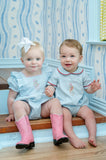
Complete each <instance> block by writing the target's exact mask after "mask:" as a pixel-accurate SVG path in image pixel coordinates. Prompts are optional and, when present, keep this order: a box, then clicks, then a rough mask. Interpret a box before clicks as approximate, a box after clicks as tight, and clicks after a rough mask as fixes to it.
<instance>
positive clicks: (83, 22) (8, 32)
mask: <svg viewBox="0 0 106 160" xmlns="http://www.w3.org/2000/svg"><path fill="white" fill-rule="evenodd" d="M88 1H89V0H0V21H1V22H0V58H19V57H20V53H19V50H18V48H17V43H18V42H19V41H20V39H21V38H22V36H26V37H29V38H30V39H31V40H35V41H38V42H40V43H41V44H42V45H43V47H44V50H45V56H46V57H47V58H52V59H58V57H59V53H58V50H59V45H60V44H61V42H62V41H63V40H64V39H66V38H74V39H77V40H79V41H80V43H81V44H82V46H83V55H84V58H83V62H82V63H84V64H85V65H90V66H94V69H95V76H96V78H97V79H100V81H101V85H102V89H101V90H100V91H98V92H97V93H96V96H97V97H99V98H103V99H105V100H106V69H105V68H106V47H105V46H98V45H94V46H93V45H91V46H90V45H88V44H86V41H87V40H88V35H89V26H88V16H89V15H88ZM91 18H92V17H91Z"/></svg>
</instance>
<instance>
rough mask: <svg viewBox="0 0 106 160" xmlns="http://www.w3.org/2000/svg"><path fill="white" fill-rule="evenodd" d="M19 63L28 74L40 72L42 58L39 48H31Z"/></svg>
mask: <svg viewBox="0 0 106 160" xmlns="http://www.w3.org/2000/svg"><path fill="white" fill-rule="evenodd" d="M21 61H22V63H23V64H24V66H25V69H26V70H27V71H28V72H29V73H33V72H36V71H40V70H41V68H42V64H43V61H44V57H43V54H42V53H41V50H40V49H39V48H35V47H32V48H30V50H29V51H28V53H27V54H26V55H25V56H24V58H21Z"/></svg>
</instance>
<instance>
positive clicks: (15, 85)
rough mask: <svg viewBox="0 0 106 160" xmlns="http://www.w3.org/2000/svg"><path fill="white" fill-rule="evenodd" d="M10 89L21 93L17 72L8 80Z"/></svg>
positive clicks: (12, 73)
mask: <svg viewBox="0 0 106 160" xmlns="http://www.w3.org/2000/svg"><path fill="white" fill-rule="evenodd" d="M7 82H8V85H9V89H12V90H14V91H16V92H19V86H18V81H17V72H11V75H10V77H9V78H8V80H7Z"/></svg>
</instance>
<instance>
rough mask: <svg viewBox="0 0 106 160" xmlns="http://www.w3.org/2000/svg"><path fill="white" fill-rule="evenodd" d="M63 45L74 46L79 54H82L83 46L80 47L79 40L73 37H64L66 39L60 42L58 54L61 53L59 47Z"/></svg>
mask: <svg viewBox="0 0 106 160" xmlns="http://www.w3.org/2000/svg"><path fill="white" fill-rule="evenodd" d="M63 45H66V46H67V47H70V48H76V49H78V51H79V53H80V55H82V50H83V48H82V46H81V44H80V42H78V41H77V40H75V39H66V40H64V41H63V42H62V44H61V45H60V47H59V52H60V54H61V47H62V46H63Z"/></svg>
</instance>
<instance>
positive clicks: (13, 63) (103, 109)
mask: <svg viewBox="0 0 106 160" xmlns="http://www.w3.org/2000/svg"><path fill="white" fill-rule="evenodd" d="M44 64H48V65H49V66H50V67H51V68H56V67H58V66H59V64H60V61H59V60H55V59H45V61H44ZM80 66H81V67H82V68H84V69H85V70H86V72H87V73H88V74H89V75H90V77H91V79H92V80H93V79H94V77H95V76H94V68H93V67H91V66H83V65H80ZM23 67H24V66H23V65H22V63H21V61H20V59H7V58H6V59H5V58H3V59H0V68H23ZM87 95H88V97H89V99H90V104H89V107H90V108H91V109H92V110H94V111H96V112H98V113H100V114H103V115H105V116H106V101H105V100H104V99H100V98H97V97H95V94H87Z"/></svg>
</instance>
